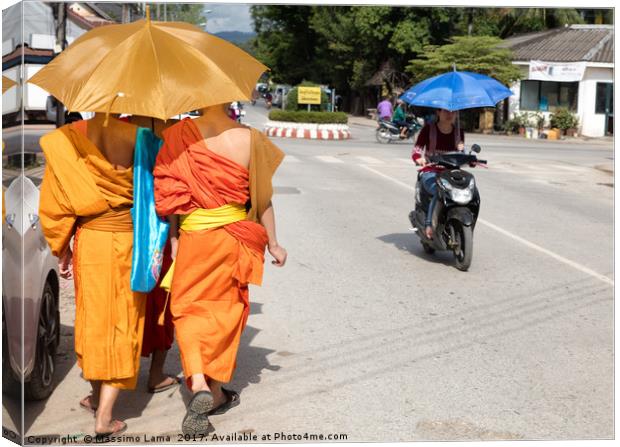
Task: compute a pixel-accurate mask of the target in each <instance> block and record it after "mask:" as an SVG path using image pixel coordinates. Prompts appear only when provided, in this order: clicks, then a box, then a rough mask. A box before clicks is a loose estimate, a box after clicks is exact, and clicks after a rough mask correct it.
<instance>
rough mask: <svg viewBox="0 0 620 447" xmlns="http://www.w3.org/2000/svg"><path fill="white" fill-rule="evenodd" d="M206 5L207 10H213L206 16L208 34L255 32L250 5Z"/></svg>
mask: <svg viewBox="0 0 620 447" xmlns="http://www.w3.org/2000/svg"><path fill="white" fill-rule="evenodd" d="M204 5H205V10H211V12H210V13H208V14H207V15H206V17H207V31H208V32H210V33H219V32H220V31H243V32H253V31H254V27H253V24H252V18H251V17H250V5H249V4H239V3H236V4H233V3H223V4H222V3H205V4H204Z"/></svg>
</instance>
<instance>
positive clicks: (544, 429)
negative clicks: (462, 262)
mask: <svg viewBox="0 0 620 447" xmlns="http://www.w3.org/2000/svg"><path fill="white" fill-rule="evenodd" d="M246 110H247V113H248V115H247V117H246V118H247V122H248V123H250V124H253V125H256V126H257V127H262V123H263V122H264V121H265V120H266V118H265V110H264V109H263V108H262V107H261V105H260V104H258V105H257V106H256V107H252V106H249V105H248V106H246ZM351 130H352V133H353V137H354V138H353V139H351V140H347V141H339V142H332V141H310V140H294V139H274V141H275V142H276V144H278V145H279V146H280V147H281V148H282V149H283V150H284V151H285V152H286V153H287V157H286V159H285V161H284V163H283V165H282V166H281V168H280V169H279V171H278V173H277V175H276V177H275V179H274V185H275V196H274V204H275V209H276V216H277V223H278V235H279V240H280V243H281V244H282V245H284V246H285V247H286V248H287V249H288V252H289V262H288V265H287V266H286V267H285V268H283V269H277V268H275V267H273V266H271V265H270V263H269V261H268V262H267V266H266V269H265V277H264V284H263V287H261V288H253V289H252V290H251V301H252V303H253V304H252V314H251V316H250V320H249V323H248V327H247V330H246V332H245V334H244V337H243V340H242V344H241V349H240V355H239V360H238V368H237V373H236V376H235V379H234V380H233V382H232V384H231V387H232V388H234V389H237V390H239V391H241V405H240V406H239V407H237V408H235V409H233V410H231V411H230V412H229V413H227V414H225V415H220V416H213V417H212V418H211V420H212V422H213V424H214V426H215V428H216V433H217V434H218V435H220V436H222V435H223V436H226V435H232V434H234V433H237V434H238V433H248V434H256V435H257V437H258V438H257V440H258V441H261V440H263V441H268V440H267V439H265V438H262V436H263V435H271V438H270V440H272V441H273V440H276V441H277V440H288V441H289V442H290V441H298V442H302V441H303V442H309V441H319V440H320V439H319V438H318V437H317V438H314V437H312V436H314V435H317V436H318V435H323V436H325V437H327V436H328V435H334V434H337V435H340V434H343V435H346V440H347V441H349V442H352V441H384V442H390V441H416V440H490V439H538V440H551V439H556V440H559V439H612V438H613V436H614V431H613V429H614V427H613V421H614V420H613V279H614V278H613V263H612V262H613V261H612V259H613V256H612V255H613V214H612V213H613V176H612V175H611V174H609V173H608V172H604V171H602V170H600V169H597V167H601V166H607V165H609V163H610V160H611V159H612V158H613V149H612V147H611V145H610V144H601V143H600V142H591V143H587V142H586V143H579V144H571V143H568V142H551V141H532V140H525V139H522V138H516V137H513V138H508V137H496V136H482V135H480V136H479V135H476V136H470V135H468V136H467V140H468V141H467V144H468V145H469V144H471V143H473V142H477V143H479V144H480V145H481V146H482V154H481V155H480V157H481V158H486V159H488V161H489V168H488V169H486V170H485V169H476V170H474V174H475V175H476V179H477V182H478V186H479V189H480V194H481V197H482V207H481V213H480V219H481V220H480V221H479V225H478V226H477V227H476V232H475V236H474V258H473V263H472V266H471V268H470V270H469V271H468V272H466V273H463V272H459V271H457V270H456V269H455V268H454V267H453V265H452V264H453V262H452V259H451V256H450V255H449V254H448V253H439V254H435V255H432V256H431V255H426V254H424V252H423V251H422V247H421V246H420V244H419V242H418V241H417V237H416V236H415V235H414V233H413V232H411V231H410V229H409V227H410V224H409V222H408V219H407V214H408V212H409V210H410V209H411V207H412V201H413V187H414V185H415V169H414V167H413V165H412V163H411V161H410V160H409V155H410V151H411V146H412V144H411V142H409V143H402V144H390V145H380V144H378V143H376V142H375V141H374V135H373V129H372V128H371V127H364V126H352V129H351ZM474 140H475V141H474ZM64 286H65V289H63V290H64V293H65V296H64V300H63V308H62V310H63V315H62V318H63V323H64V325H63V344H62V350H61V351H62V352H61V363H60V366H61V367H60V373H61V376H62V378H63V380H62V382H61V383H60V384H59V385H58V388H57V389H56V390H55V392H54V394H53V395H52V396H51V397H50V398H49V399H48V401H47V402H45V403H38V404H29V406H28V407H27V410H26V425H27V430H28V433H30V434H47V433H60V434H80V433H81V434H83V433H90V431H91V430H92V426H93V420H92V417H91V416H89V415H88V414H87V413H85V412H83V411H81V410H80V409H79V407H78V400H79V399H80V398H81V397H83V396H84V395H86V394H87V393H88V389H89V387H88V385H87V384H86V383H85V382H83V381H82V380H81V379H80V377H79V369H78V368H77V366H76V365H75V362H74V357H73V354H72V329H73V328H72V326H73V314H72V313H73V303H72V289H71V285H70V284H69V283H65V284H64ZM167 369H168V371H169V372H172V373H179V374H181V369H180V365H179V361H178V351H177V349H176V347H175V348H173V350H172V352H171V353H170V354H169V361H168V363H167ZM147 370H148V364H147V363H146V362H144V363H143V371H142V373H141V382H140V385H139V389H138V390H137V391H135V392H133V393H123V395H122V397H121V400H120V402H119V409H118V412H117V417H118V418H121V419H124V420H126V422H127V423H128V425H129V430H128V432H127V434H128V435H129V436H132V435H135V436H143V434H144V433H147V434H149V435H166V434H167V435H169V436H170V437H171V441H172V442H174V441H177V435H176V434H177V433H178V432H179V429H180V424H181V420H182V418H183V415H184V399H185V400H187V398H188V396H187V393H186V392H185V391H183V390H176V391H172V392H168V393H162V394H158V395H148V394H147V393H146V392H145V387H146V373H147ZM4 414H5V420H6V415H7V413H6V407H5V413H4ZM5 425H6V422H5ZM279 433H283V434H284V435H299V436H301V438H300V439H297V438H289V439H287V438H284V439H277V438H275V434H279ZM306 433H307V434H308V436H309V437H308V438H304V437H303V436H304V435H305V434H306ZM340 439H341V440H344V439H342V438H340ZM325 440H327V438H325Z"/></svg>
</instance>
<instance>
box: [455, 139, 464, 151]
mask: <svg viewBox="0 0 620 447" xmlns="http://www.w3.org/2000/svg"><path fill="white" fill-rule="evenodd" d="M456 148H457V149H458V150H459V151H463V150H464V149H465V144H463V142H462V141H461V142H460V143H459V144H457V145H456Z"/></svg>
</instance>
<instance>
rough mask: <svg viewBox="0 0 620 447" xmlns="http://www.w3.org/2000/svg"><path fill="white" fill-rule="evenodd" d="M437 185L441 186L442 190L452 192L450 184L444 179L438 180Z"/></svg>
mask: <svg viewBox="0 0 620 447" xmlns="http://www.w3.org/2000/svg"><path fill="white" fill-rule="evenodd" d="M439 183H440V184H441V186H442V187H443V189H445V190H446V191H452V189H453V186H452V185H451V184H450V182H449V181H448V180H446V179H445V178H440V179H439Z"/></svg>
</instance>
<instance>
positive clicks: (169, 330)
mask: <svg viewBox="0 0 620 447" xmlns="http://www.w3.org/2000/svg"><path fill="white" fill-rule="evenodd" d="M170 252H171V246H170V241H168V242H166V246H165V247H164V257H163V260H162V263H161V275H160V276H159V281H157V285H156V286H155V288H154V289H153V290H151V291H150V292H149V293H148V294H147V297H146V313H145V317H144V337H143V339H142V357H149V356H150V355H151V354H152V353H153V351H167V350H168V349H170V348H171V347H172V342H173V341H174V324H173V323H172V312H170V306H169V305H168V304H169V303H168V293H167V292H166V291H165V290H164V289H162V288H161V287H159V285H160V283H161V281H162V279H164V275H165V274H166V272H167V271H168V269H169V268H170V265H171V264H172V257H171V254H170ZM162 312H163V314H164V315H163V316H164V318H163V321H162V323H163V324H159V323H160V316H161V314H162Z"/></svg>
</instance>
